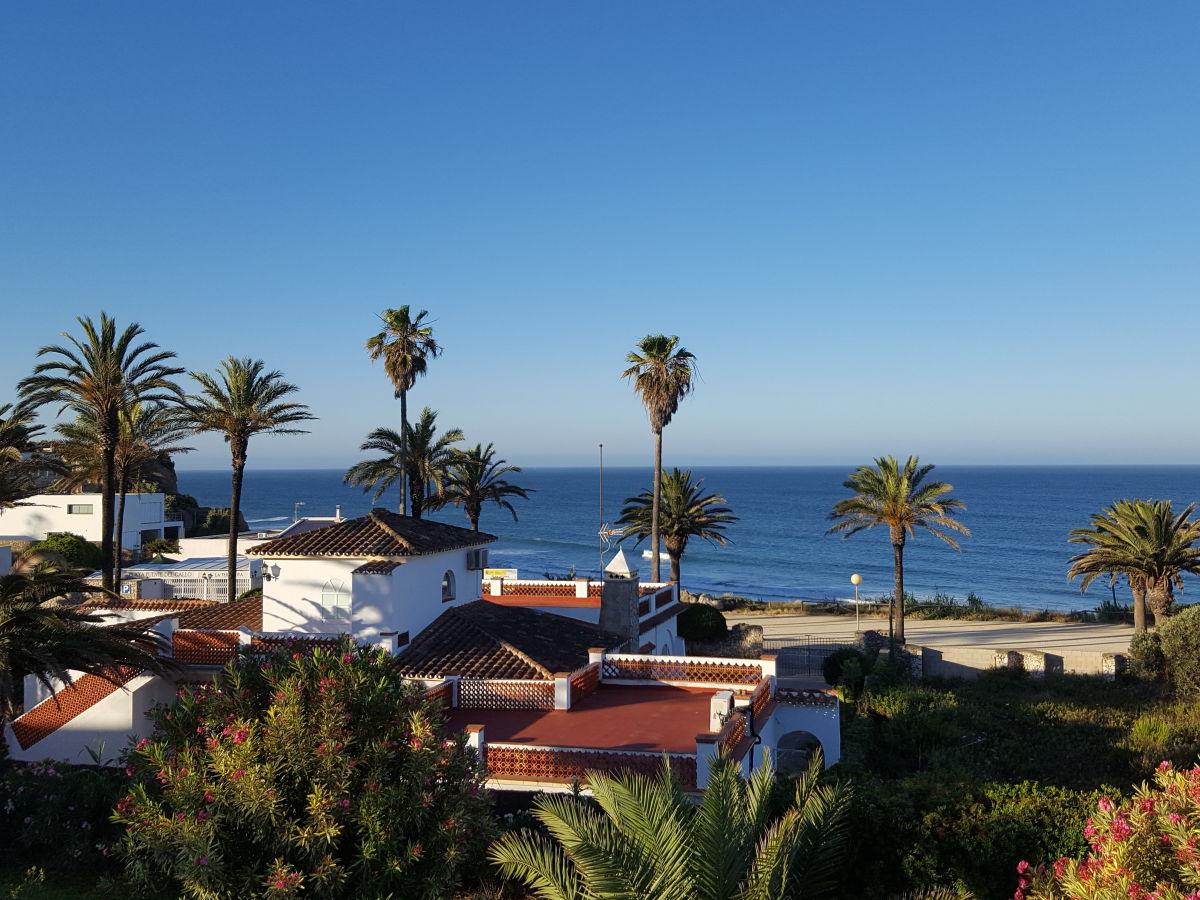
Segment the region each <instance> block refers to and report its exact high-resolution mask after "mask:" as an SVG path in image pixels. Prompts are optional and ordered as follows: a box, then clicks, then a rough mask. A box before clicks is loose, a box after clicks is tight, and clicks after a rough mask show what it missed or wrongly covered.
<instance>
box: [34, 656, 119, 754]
mask: <svg viewBox="0 0 1200 900" xmlns="http://www.w3.org/2000/svg"><path fill="white" fill-rule="evenodd" d="M140 674H141V670H140V669H132V668H129V667H127V666H122V667H121V668H120V669H118V670H117V671H116V673H115V674H114V675H113V678H112V681H109V680H108V679H107V678H102V677H100V676H99V675H84V676H83V677H82V678H76V679H75V683H74V684H72V685H69V686H67V687H66V688H64V689H63V690H61V691H59V692H58V693H57V694H56V695H55V696H53V697H50V698H49V699H47V700H43V701H42V702H41V703H39V704H38V705H37V706H35V707H34V708H33V709H31V710H29V711H28V712H27V713H25V714H24V715H23V716H21V717H20V718H19V719H16V720H15V721H14V722H13V723H12V730H13V734H14V735H15V736H16V738H17V743H19V744H20V745H21V749H22V750H27V749H29V748H30V747H32V746H33V745H34V744H36V743H37V742H38V741H40V740H41V739H42V738H44V737H47V736H48V735H51V734H53V733H54V732H55V731H57V730H58V729H59V728H61V727H62V726H63V725H66V724H67V723H68V722H70V721H71V720H72V719H74V718H75V717H76V716H78V715H80V714H81V713H84V712H86V711H87V710H89V709H91V708H92V707H93V706H95V705H96V704H97V703H99V702H100V701H101V700H103V699H104V698H105V697H107V696H108V695H109V694H111V693H113V692H114V691H116V690H117V689H118V688H121V687H124V686H125V685H127V684H128V683H129V682H131V681H133V679H134V678H136V677H137V676H138V675H140Z"/></svg>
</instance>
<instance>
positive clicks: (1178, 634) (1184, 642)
mask: <svg viewBox="0 0 1200 900" xmlns="http://www.w3.org/2000/svg"><path fill="white" fill-rule="evenodd" d="M1158 639H1159V646H1161V647H1162V654H1163V659H1164V660H1165V662H1166V667H1167V673H1168V676H1169V677H1170V679H1171V684H1172V685H1173V686H1174V687H1175V690H1176V692H1178V694H1179V695H1180V696H1181V697H1200V606H1190V607H1188V608H1187V609H1185V610H1183V611H1182V612H1179V613H1177V614H1176V615H1173V616H1171V617H1170V618H1169V619H1167V620H1166V621H1165V622H1163V624H1162V625H1161V626H1160V627H1159V629H1158Z"/></svg>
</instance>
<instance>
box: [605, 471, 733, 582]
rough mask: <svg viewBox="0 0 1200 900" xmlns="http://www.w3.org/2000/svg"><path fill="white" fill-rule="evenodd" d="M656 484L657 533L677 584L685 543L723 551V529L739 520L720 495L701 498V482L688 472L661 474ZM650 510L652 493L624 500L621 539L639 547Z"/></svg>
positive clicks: (726, 541) (726, 540)
mask: <svg viewBox="0 0 1200 900" xmlns="http://www.w3.org/2000/svg"><path fill="white" fill-rule="evenodd" d="M659 481H660V483H661V485H662V496H661V497H660V499H659V508H658V530H659V534H660V535H661V536H662V542H663V546H665V547H666V548H667V556H669V557H670V559H671V580H672V581H674V582H675V583H677V584H678V583H679V560H680V558H681V557H682V556H683V554H684V553H685V552H686V551H687V545H688V540H689V539H690V538H694V537H698V538H703V539H704V540H706V541H708V542H709V543H710V544H718V545H720V546H722V547H723V546H725V545H727V544H729V543H730V540H729V538H727V537H725V535H724V534H723V532H724V531H725V526H726V525H729V524H731V523H733V522H736V521H737V519H738V517H737V516H735V515H734V514H733V511H732V510H731V509H730V508H729V507H728V506H725V505H724V504H725V498H724V497H723V496H721V495H720V494H702V493H701V488H702V486H703V485H704V479H703V478H701V479H699V480H697V481H696V482H695V483H693V482H692V473H691V470H690V469H687V470H683V471H681V470H679V469H672V470H671V471H670V472H663V473H662V474H661V477H660V479H659ZM653 510H654V493H653V491H642V492H641V493H640V494H638V495H637V496H636V497H628V498H626V500H625V507H624V508H623V509H622V510H621V518H619V519H617V524H618V525H623V526H624V530H623V532H622V534H621V539H622V540H624V539H625V538H629V537H634V538H637V541H638V543H641V542H642V541H643V540H645V539H646V537H647V536H649V535H650V532H651V527H650V526H651V522H652V521H653V519H652V516H653V514H654V513H653Z"/></svg>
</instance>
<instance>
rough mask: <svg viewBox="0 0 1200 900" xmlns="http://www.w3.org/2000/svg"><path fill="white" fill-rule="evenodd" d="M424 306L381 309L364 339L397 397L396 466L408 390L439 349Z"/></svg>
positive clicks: (403, 504)
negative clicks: (378, 322) (375, 329)
mask: <svg viewBox="0 0 1200 900" xmlns="http://www.w3.org/2000/svg"><path fill="white" fill-rule="evenodd" d="M427 315H429V311H428V310H424V309H423V310H421V311H420V312H418V313H417V314H416V316H413V315H412V314H411V312H410V311H409V307H407V306H401V307H400V308H398V309H385V310H384V311H383V313H382V315H380V317H379V318H381V319H382V320H383V330H382V331H381V332H379V333H378V334H376V335H374V336H372V337H371V338H370V339H369V340H368V341H367V354H368V355H369V356H370V357H371V362H375V361H376V360H378V359H382V360H383V371H384V372H385V373H387V377H388V380H389V381H391V383H392V387H393V388H394V389H395V391H396V396H397V397H399V398H400V468H401V469H403V468H405V465H404V462H405V460H406V459H407V458H408V452H407V449H406V447H407V442H406V437H407V430H408V392H409V391H410V390H412V386H413V385H414V384H415V383H416V380H417V376H418V375H424V374H425V370H426V368H427V367H428V365H429V360H430V359H433V358H436V357H437V356H438V354H440V353H441V352H442V348H441V347H439V346H438V342H437V341H436V340H434V338H433V329H432V328H431V327H430V326H429V325H428V324H427V323H426V321H425V317H426V316H427ZM407 514H408V504H407V497H406V485H405V479H403V478H401V479H400V515H402V516H403V515H407Z"/></svg>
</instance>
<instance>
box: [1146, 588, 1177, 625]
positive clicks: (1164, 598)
mask: <svg viewBox="0 0 1200 900" xmlns="http://www.w3.org/2000/svg"><path fill="white" fill-rule="evenodd" d="M1146 599H1147V600H1148V601H1149V602H1150V611H1151V612H1153V613H1154V627H1155V628H1156V629H1157V628H1161V627H1162V623H1163V622H1164V621H1166V618H1167V612H1168V611H1169V610H1170V608H1171V599H1172V598H1171V581H1170V579H1169V578H1165V577H1159V578H1155V579H1154V580H1152V581H1151V582H1150V584H1149V585H1148V586H1147V590H1146Z"/></svg>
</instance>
